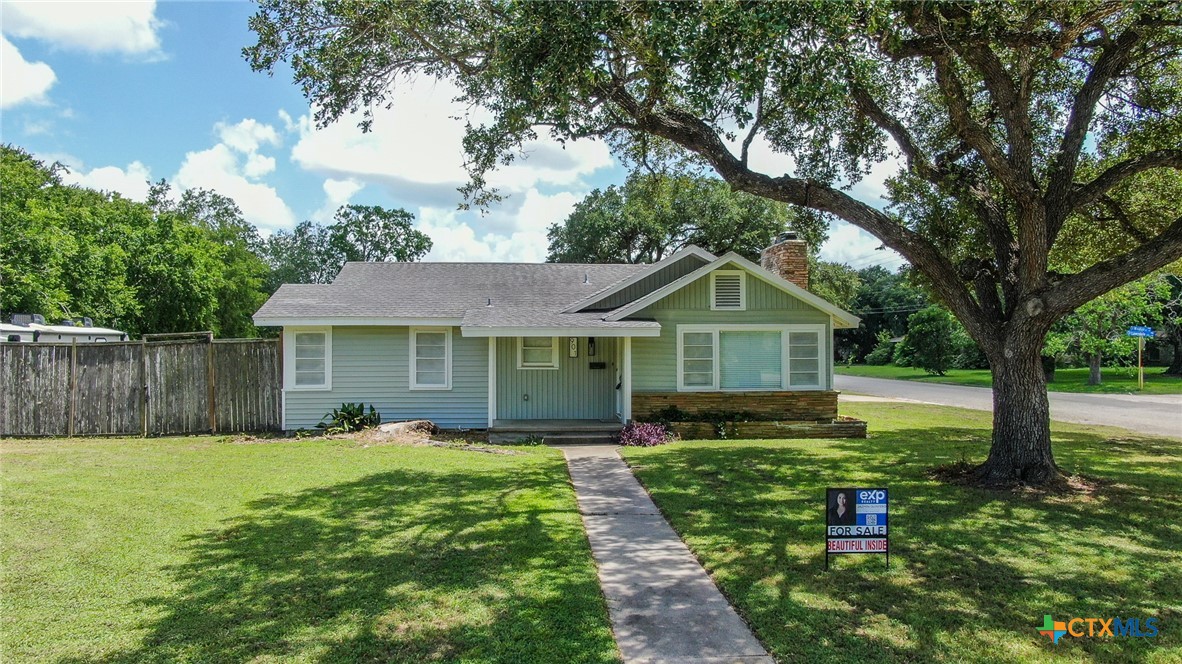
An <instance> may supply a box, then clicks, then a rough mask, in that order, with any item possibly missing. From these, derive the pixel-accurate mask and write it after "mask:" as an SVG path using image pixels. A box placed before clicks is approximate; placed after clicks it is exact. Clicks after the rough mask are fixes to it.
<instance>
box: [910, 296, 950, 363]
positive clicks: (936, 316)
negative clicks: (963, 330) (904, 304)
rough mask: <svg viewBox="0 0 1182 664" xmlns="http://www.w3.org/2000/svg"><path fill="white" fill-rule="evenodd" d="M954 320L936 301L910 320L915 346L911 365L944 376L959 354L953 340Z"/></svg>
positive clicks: (912, 343) (913, 315)
mask: <svg viewBox="0 0 1182 664" xmlns="http://www.w3.org/2000/svg"><path fill="white" fill-rule="evenodd" d="M953 331H954V319H953V318H952V314H951V313H949V312H948V310H947V309H945V308H944V307H941V306H939V305H936V304H933V305H931V306H929V307H927V308H925V309H921V310H919V311H917V312H915V313H913V314H911V317H910V318H908V319H907V342H908V343H909V344H910V345H911V348H912V349H913V350H912V355H911V365H912V366H914V367H917V368H920V369H923V370H924V371H926V372H928V373H930V374H935V375H937V376H943V375H944V373H945V372H946V371H948V370H949V369H950V368H952V361H953V359H955V357H956V347H955V344H954V343H953Z"/></svg>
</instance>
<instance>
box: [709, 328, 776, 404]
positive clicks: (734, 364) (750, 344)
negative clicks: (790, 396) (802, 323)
mask: <svg viewBox="0 0 1182 664" xmlns="http://www.w3.org/2000/svg"><path fill="white" fill-rule="evenodd" d="M718 341H719V343H718V357H719V364H720V365H721V371H720V375H719V385H720V386H721V387H722V389H724V390H778V389H780V385H781V380H780V377H781V375H782V373H781V366H782V363H781V361H780V360H781V357H780V356H781V352H780V351H781V343H780V332H779V331H778V330H776V331H766V332H761V331H749V332H745V331H733V332H730V331H722V332H719V333H718Z"/></svg>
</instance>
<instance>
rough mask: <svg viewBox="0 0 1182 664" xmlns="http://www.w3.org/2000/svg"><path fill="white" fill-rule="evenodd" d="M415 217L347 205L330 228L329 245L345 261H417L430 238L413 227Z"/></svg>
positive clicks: (402, 213)
mask: <svg viewBox="0 0 1182 664" xmlns="http://www.w3.org/2000/svg"><path fill="white" fill-rule="evenodd" d="M414 220H415V217H414V215H413V214H411V213H409V212H407V211H406V210H403V209H401V208H396V209H393V210H387V209H385V208H382V207H379V206H377V205H346V206H344V207H341V208H340V209H338V210H337V213H336V215H334V216H333V224H332V225H331V226H329V227H328V244H329V246H331V247H332V249H333V251H335V252H336V253H337V254H338V255H339V256H340V257H341V258H342V259H344V260H345V261H417V260H419V259H420V258H422V257H423V256H426V255H427V252H429V251H431V238H429V237H427V235H426V234H424V233H422V232H420V231H417V230H415V229H414V228H413V226H412V224H413V223H414Z"/></svg>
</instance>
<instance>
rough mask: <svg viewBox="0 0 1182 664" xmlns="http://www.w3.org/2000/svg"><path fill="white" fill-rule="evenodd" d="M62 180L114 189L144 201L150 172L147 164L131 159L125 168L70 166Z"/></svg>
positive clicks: (109, 189)
mask: <svg viewBox="0 0 1182 664" xmlns="http://www.w3.org/2000/svg"><path fill="white" fill-rule="evenodd" d="M62 180H64V181H65V182H67V183H68V184H76V185H80V186H83V187H90V188H91V189H98V190H99V191H114V192H117V193H119V194H122V195H123V196H125V197H127V198H130V199H131V200H133V201H146V200H147V199H148V189H149V188H150V187H151V184H150V183H151V181H152V173H151V172H150V171H149V170H148V167H147V166H145V165H143V164H142V163H140V162H138V161H133V162H131V163H130V164H128V165H127V168H125V169H124V168H119V167H118V166H103V167H101V168H95V169H91V170H90V171H84V170H83V169H82V168H81V167H80V166H76V167H75V166H72V167H71V168H70V172H68V173H64V174H63V175H62Z"/></svg>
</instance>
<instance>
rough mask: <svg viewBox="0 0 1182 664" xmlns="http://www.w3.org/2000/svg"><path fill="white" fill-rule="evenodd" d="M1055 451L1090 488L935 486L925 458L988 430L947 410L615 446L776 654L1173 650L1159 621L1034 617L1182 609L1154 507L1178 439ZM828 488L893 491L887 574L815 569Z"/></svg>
mask: <svg viewBox="0 0 1182 664" xmlns="http://www.w3.org/2000/svg"><path fill="white" fill-rule="evenodd" d="M867 419H870V420H871V422H872V424H873V422H874V420H873V419H872V418H867ZM1055 445H1056V453H1057V455H1058V458H1059V461H1060V464H1062V465H1063V466H1064V467H1065V468H1068V469H1072V470H1074V471H1075V472H1079V473H1083V474H1086V475H1088V476H1091V477H1097V478H1101V479H1102V480H1103V486H1102V488H1101V489H1100V490H1099V491H1098V492H1097V493H1095V494H1093V495H1080V496H1047V495H1036V494H1022V493H1001V492H992V491H987V490H981V489H973V488H968V487H961V486H955V485H950V484H946V483H943V482H939V481H935V480H933V479H932V478H931V477H930V474H929V470H930V469H931V468H932V467H933V466H937V465H941V464H946V463H952V462H956V461H958V460H960V459H962V458H968V459H975V460H981V459H983V458H984V456H985V454H986V453H987V451H988V430H982V429H981V428H979V427H973V426H960V425H958V424H957V422H956V421H955V420H949V421H948V422H947V423H928V422H925V423H924V424H923V425H922V426H903V425H898V426H894V427H893V428H890V429H888V430H880V431H874V430H873V429H872V435H871V437H870V438H869V439H866V440H834V441H816V442H813V441H779V442H776V441H734V442H730V443H726V442H708V443H707V442H702V443H693V442H689V443H682V444H677V445H670V446H666V447H663V448H654V449H651V450H628V451H627V452H626V455H627V457H628V460H629V463H631V464H632V465H633V466H634V469H635V471H636V473H637V475H638V477H640V479H641V480H642V482H643V483H644V484H645V486H646V487H647V488H648V489H649V490H650V492H651V493H652V494H653V497H654V498H655V499H656V502H657V503H658V505H659V506H660V507H661V509H662V510H663V511H664V512H665V513H666V515H667V516H668V517H669V518H670V520H671V522H672V523H673V525H674V527H675V528H676V529H677V530H678V532H679V533H680V534H681V535H682V536H683V537H684V538H685V539H686V541H687V543H689V545H690V547H691V548H692V549H693V550H694V552H695V554H696V555H698V557H699V558H700V559H701V560H702V561H703V563H704V564H705V565H706V567H707V568H708V569H709V570H710V571H711V573H712V574H713V575H714V576H715V578H716V580H717V581H718V583H719V585H720V586H721V588H722V589H723V591H724V592H725V593H726V594H727V596H728V597H729V598H730V599H731V600H732V601H733V602H734V603H735V604H736V607H737V608H738V610H739V611H740V613H742V614H743V615H744V617H745V618H746V619H747V620H748V621H749V622H751V623H752V625H753V626H754V627H755V630H756V633H757V634H758V635H759V637H760V638H761V639H762V640H763V641H764V643H765V645H767V646H768V648H769V651H771V652H772V653H773V654H774V655H775V656H776V657H777V659H779V660H781V661H809V662H825V661H833V662H839V661H930V660H943V661H998V662H1001V661H1015V660H1033V661H1044V660H1052V661H1053V660H1058V659H1060V658H1065V659H1083V658H1089V659H1096V660H1100V661H1149V660H1150V659H1151V658H1153V657H1155V656H1160V655H1162V654H1164V653H1162V652H1160V651H1161V649H1163V648H1172V649H1178V648H1179V646H1180V643H1182V640H1180V639H1179V635H1178V634H1177V633H1176V632H1173V631H1171V630H1168V629H1163V631H1162V633H1161V635H1160V636H1159V637H1158V638H1156V639H1135V638H1126V639H1064V640H1063V641H1061V643H1060V644H1059V645H1057V646H1053V647H1052V646H1051V645H1050V644H1049V642H1048V641H1047V639H1046V638H1045V637H1042V636H1039V634H1038V631H1037V628H1036V625H1038V624H1041V621H1042V616H1043V614H1044V613H1052V614H1054V615H1055V616H1056V619H1062V618H1061V617H1060V616H1081V617H1111V616H1114V615H1120V616H1133V617H1147V616H1157V617H1158V620H1159V623H1160V624H1162V625H1170V624H1176V623H1177V620H1178V619H1179V618H1182V571H1180V570H1182V554H1180V553H1179V552H1180V551H1182V526H1180V525H1179V523H1178V520H1177V519H1173V518H1171V517H1167V516H1166V515H1169V514H1172V512H1173V510H1174V509H1175V508H1174V506H1176V505H1177V504H1178V502H1179V501H1180V500H1182V444H1179V443H1176V442H1171V441H1166V440H1161V439H1152V438H1140V437H1136V438H1122V439H1116V440H1112V439H1108V438H1105V437H1103V436H1098V435H1093V434H1089V433H1086V432H1084V431H1077V430H1074V429H1070V430H1066V431H1056V433H1055ZM1131 459H1132V460H1133V461H1130V460H1131ZM827 486H886V487H888V488H890V489H891V492H892V493H891V508H890V509H891V524H892V526H891V547H892V555H891V569H890V570H886V569H884V567H885V566H884V561H883V559H882V557H881V556H857V557H846V558H840V559H839V557H834V558H833V563H834V570H833V571H831V572H828V573H826V572H824V571H823V568H824V496H825V493H824V490H825V487H827ZM1176 654H1177V652H1176V651H1175V655H1176ZM1168 657H1169V656H1168V655H1167V659H1168Z"/></svg>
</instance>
